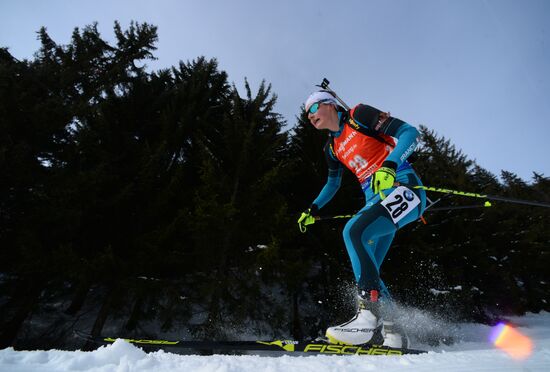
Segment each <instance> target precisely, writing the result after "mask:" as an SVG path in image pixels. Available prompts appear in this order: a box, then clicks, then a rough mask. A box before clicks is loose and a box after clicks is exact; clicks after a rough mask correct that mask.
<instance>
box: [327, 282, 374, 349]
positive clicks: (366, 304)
mask: <svg viewBox="0 0 550 372" xmlns="http://www.w3.org/2000/svg"><path fill="white" fill-rule="evenodd" d="M383 328H384V325H383V322H382V318H381V317H380V303H379V302H378V291H376V290H372V291H370V294H369V296H368V297H367V294H366V292H365V291H361V292H360V294H359V309H358V310H357V313H356V314H355V316H354V317H353V318H352V319H351V320H349V321H347V322H345V323H343V324H340V325H337V326H334V327H330V328H328V329H327V331H326V337H327V339H328V341H329V342H331V343H334V344H345V345H361V344H366V343H371V344H376V345H380V344H382V342H383V341H384V337H383Z"/></svg>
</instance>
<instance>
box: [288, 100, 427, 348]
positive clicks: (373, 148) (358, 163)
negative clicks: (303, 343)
mask: <svg viewBox="0 0 550 372" xmlns="http://www.w3.org/2000/svg"><path fill="white" fill-rule="evenodd" d="M305 109H306V112H307V116H308V119H309V121H310V123H311V125H313V126H314V127H315V128H316V129H318V130H328V133H329V138H328V141H327V143H326V145H325V148H324V152H325V157H326V160H327V163H328V179H327V182H326V184H325V186H324V187H323V188H322V190H321V192H320V193H319V195H318V196H317V198H316V199H315V200H314V201H313V203H312V204H311V206H310V208H309V209H308V210H307V211H305V212H304V213H302V215H301V216H300V218H299V220H298V224H299V227H300V229H301V230H302V231H305V228H306V226H307V225H309V224H312V223H314V222H315V216H317V215H318V211H319V209H321V208H323V206H325V205H326V204H327V203H328V202H329V201H330V200H331V199H332V197H333V196H334V195H335V194H336V191H337V190H338V188H339V187H340V182H341V179H342V172H343V166H345V167H347V168H348V169H349V170H351V171H352V172H353V173H354V174H355V176H356V177H357V179H358V181H359V183H360V184H361V187H362V189H363V192H364V194H365V201H366V204H365V206H364V207H363V208H362V209H361V210H360V211H359V212H358V213H357V214H356V215H355V216H354V217H353V218H351V219H350V220H349V221H348V223H347V224H346V226H345V228H344V232H343V235H344V242H345V245H346V249H347V252H348V254H349V257H350V259H351V265H352V268H353V272H354V274H355V279H356V281H357V286H358V297H359V309H358V311H357V313H356V315H355V316H354V317H353V318H352V319H351V320H349V321H348V322H346V323H344V324H341V325H337V326H333V327H330V328H328V329H327V331H326V336H327V338H328V339H329V341H331V342H334V343H344V344H352V345H358V344H364V343H374V344H382V343H383V344H384V345H387V346H392V347H407V346H408V345H407V344H406V343H407V340H406V338H405V337H403V335H402V334H400V333H402V332H399V330H397V329H396V327H395V325H393V323H391V322H388V321H383V319H382V315H381V311H380V300H381V297H384V296H386V297H388V296H389V294H388V293H387V290H386V289H385V286H384V284H383V282H382V281H381V280H380V266H381V265H382V262H383V261H384V258H385V257H386V254H387V252H388V249H389V247H390V244H391V242H392V240H393V238H394V236H395V233H396V231H397V230H398V229H400V228H401V227H403V226H405V225H406V224H408V223H410V222H413V221H415V220H416V219H418V218H419V217H420V216H421V215H422V213H423V211H424V209H425V207H426V195H425V192H424V190H418V189H412V190H411V189H409V188H407V187H405V186H399V184H404V185H421V184H422V183H421V181H420V179H419V178H418V176H417V175H416V173H415V171H414V170H413V168H412V167H411V165H410V164H409V163H408V162H407V160H406V159H407V158H408V157H409V156H410V155H411V154H412V153H413V152H414V149H415V148H416V145H417V139H418V136H419V132H418V131H417V130H416V128H414V127H413V126H411V125H409V124H407V123H405V122H404V121H402V120H399V119H397V118H393V117H391V116H390V115H389V113H386V112H382V111H380V110H378V109H376V108H374V107H372V106H369V105H364V104H359V105H357V106H355V107H354V108H353V109H351V110H346V109H344V108H343V107H341V106H340V105H339V103H338V100H337V99H336V97H335V95H333V92H330V91H327V90H321V91H317V92H314V93H313V94H311V95H310V96H309V97H308V99H307V100H306V103H305ZM396 140H397V141H396ZM381 291H382V293H381Z"/></svg>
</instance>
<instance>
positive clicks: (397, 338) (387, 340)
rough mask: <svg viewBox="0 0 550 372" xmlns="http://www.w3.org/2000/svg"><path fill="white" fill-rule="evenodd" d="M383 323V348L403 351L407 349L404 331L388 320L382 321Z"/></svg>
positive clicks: (407, 343)
mask: <svg viewBox="0 0 550 372" xmlns="http://www.w3.org/2000/svg"><path fill="white" fill-rule="evenodd" d="M383 323H384V332H383V335H384V343H383V345H384V346H389V347H395V348H404V349H406V348H408V347H409V337H407V334H406V333H405V330H404V329H403V328H402V327H401V326H399V325H398V324H395V323H394V322H392V321H388V320H384V322H383Z"/></svg>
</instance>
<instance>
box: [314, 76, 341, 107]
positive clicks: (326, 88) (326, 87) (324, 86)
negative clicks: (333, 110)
mask: <svg viewBox="0 0 550 372" xmlns="http://www.w3.org/2000/svg"><path fill="white" fill-rule="evenodd" d="M329 84H330V81H328V80H327V78H323V81H322V82H321V84H319V85H316V87H320V88H323V89H324V90H326V91H328V92H330V93H331V94H332V95H333V96H334V98H336V99H337V100H338V102H340V103H341V104H342V106H343V107H344V108H345V109H346V110H347V111H349V106H348V105H346V103H345V102H344V101H343V100H342V98H340V97H338V94H336V92H335V91H333V90H332V89H330V88H329V86H328V85H329Z"/></svg>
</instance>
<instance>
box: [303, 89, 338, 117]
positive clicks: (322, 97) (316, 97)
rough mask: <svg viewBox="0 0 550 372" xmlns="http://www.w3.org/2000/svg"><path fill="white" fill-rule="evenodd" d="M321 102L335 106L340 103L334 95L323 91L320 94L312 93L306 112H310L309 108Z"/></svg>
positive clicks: (307, 102)
mask: <svg viewBox="0 0 550 372" xmlns="http://www.w3.org/2000/svg"><path fill="white" fill-rule="evenodd" d="M319 101H327V102H330V103H334V104H335V105H338V101H336V98H334V96H333V95H332V94H330V93H329V92H327V91H324V90H321V91H318V92H314V93H311V95H310V96H309V97H308V98H307V100H306V112H308V111H309V108H310V107H311V105H313V104H314V103H315V102H319Z"/></svg>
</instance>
